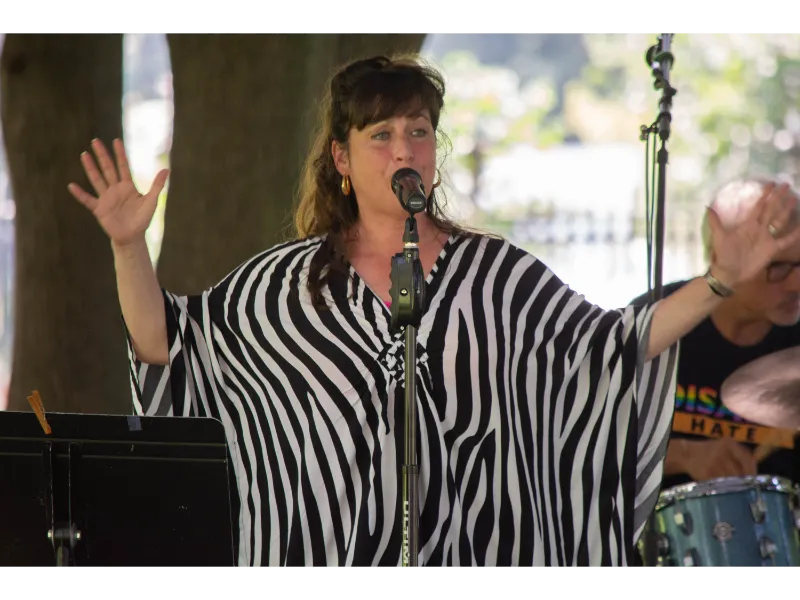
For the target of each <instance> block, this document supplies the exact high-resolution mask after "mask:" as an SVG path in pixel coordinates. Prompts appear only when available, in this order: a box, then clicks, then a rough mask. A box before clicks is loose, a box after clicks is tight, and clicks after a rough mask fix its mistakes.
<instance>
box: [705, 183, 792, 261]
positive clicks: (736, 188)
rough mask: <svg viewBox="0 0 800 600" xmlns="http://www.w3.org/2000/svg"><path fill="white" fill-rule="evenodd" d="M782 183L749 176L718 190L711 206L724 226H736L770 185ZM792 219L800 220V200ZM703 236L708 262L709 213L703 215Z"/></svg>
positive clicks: (709, 248) (709, 258) (748, 214)
mask: <svg viewBox="0 0 800 600" xmlns="http://www.w3.org/2000/svg"><path fill="white" fill-rule="evenodd" d="M780 183H782V182H781V181H780V180H778V179H775V178H770V177H749V178H747V179H739V180H736V181H732V182H730V183H728V184H726V185H725V186H723V187H722V189H720V190H719V192H717V194H716V196H715V197H714V200H713V201H712V202H711V208H713V209H714V211H715V212H716V213H717V215H719V218H720V221H722V225H723V227H725V228H728V227H734V226H736V225H738V224H740V223H742V222H743V221H745V220H746V219H747V217H748V216H750V213H751V212H752V211H753V208H754V207H755V205H756V202H758V200H759V199H760V198H761V196H762V195H763V194H764V192H765V191H766V188H767V187H768V186H769V185H771V184H774V185H778V184H780ZM792 193H793V194H794V195H795V196H796V197H799V198H800V196H798V194H797V191H796V190H794V189H792ZM791 220H793V221H795V220H800V202H798V203H796V204H795V206H794V212H793V214H792V217H791ZM702 236H703V252H704V255H705V259H706V262H711V228H710V227H709V225H708V215H704V216H703V224H702Z"/></svg>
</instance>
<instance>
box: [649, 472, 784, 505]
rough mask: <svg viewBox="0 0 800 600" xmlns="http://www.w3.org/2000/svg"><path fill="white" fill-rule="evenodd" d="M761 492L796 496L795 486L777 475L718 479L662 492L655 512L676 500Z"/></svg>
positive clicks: (678, 486) (674, 487)
mask: <svg viewBox="0 0 800 600" xmlns="http://www.w3.org/2000/svg"><path fill="white" fill-rule="evenodd" d="M755 489H758V490H761V491H770V492H780V493H784V494H789V495H791V496H796V495H797V493H798V488H797V486H796V485H795V484H794V483H793V482H792V481H790V480H789V479H786V478H785V477H778V476H777V475H751V476H748V477H720V478H718V479H710V480H708V481H700V482H697V481H693V482H691V483H685V484H682V485H676V486H673V487H671V488H667V489H666V490H664V491H662V492H661V493H660V494H659V496H658V503H657V505H656V510H660V509H662V508H664V507H666V506H668V505H669V504H672V503H673V502H675V501H678V500H684V499H688V498H704V497H707V496H717V495H720V494H732V493H735V492H745V491H748V490H755Z"/></svg>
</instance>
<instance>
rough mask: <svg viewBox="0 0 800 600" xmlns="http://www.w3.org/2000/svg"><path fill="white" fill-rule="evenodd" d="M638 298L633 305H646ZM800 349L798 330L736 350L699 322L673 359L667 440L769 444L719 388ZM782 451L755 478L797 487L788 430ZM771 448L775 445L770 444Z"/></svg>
mask: <svg viewBox="0 0 800 600" xmlns="http://www.w3.org/2000/svg"><path fill="white" fill-rule="evenodd" d="M686 283H687V282H686V281H679V282H675V283H671V284H668V285H665V286H664V294H663V295H664V297H666V296H669V295H670V294H671V293H673V292H674V291H676V290H677V289H679V288H680V287H681V286H683V285H684V284H686ZM645 300H646V295H644V296H640V297H638V298H636V299H635V300H634V301H633V304H641V303H643V302H645ZM798 345H800V325H794V326H792V327H779V326H777V325H776V326H774V327H773V328H772V329H771V330H770V332H769V333H768V334H767V336H766V337H765V338H764V339H763V340H762V341H761V342H759V343H758V344H755V345H753V346H745V347H742V346H737V345H735V344H732V343H731V342H729V341H728V340H727V339H725V338H724V337H723V336H722V335H721V334H720V332H719V331H718V330H717V328H716V326H715V325H714V323H713V322H712V320H711V318H710V317H709V318H707V319H705V320H704V321H702V322H701V323H700V324H699V325H697V327H695V328H694V329H693V330H692V331H690V332H689V333H688V334H687V335H686V336H684V337H683V338H682V339H681V343H680V352H679V355H678V373H677V388H676V391H675V417H674V420H673V423H672V433H671V435H670V438H687V439H698V440H699V439H714V438H719V437H723V436H727V437H733V438H734V439H735V440H737V441H739V442H742V443H744V444H745V445H746V446H747V447H749V448H750V449H751V450H752V449H754V448H756V447H757V446H758V445H759V443H765V442H764V440H765V439H766V438H767V437H770V439H771V440H772V439H774V435H775V429H773V428H769V427H765V426H763V425H759V424H757V423H752V422H750V421H747V420H745V419H742V418H741V417H739V416H738V415H735V414H733V413H732V412H731V411H730V410H729V409H728V408H726V407H725V406H724V405H723V404H722V402H721V400H720V398H719V389H720V388H721V387H722V384H723V383H724V381H725V380H726V379H727V378H728V377H729V376H730V375H731V374H732V373H733V372H734V371H736V369H738V368H739V367H741V366H743V365H745V364H747V363H749V362H751V361H753V360H755V359H757V358H760V357H762V356H765V355H767V354H771V353H773V352H777V351H778V350H783V349H786V348H790V347H793V346H798ZM782 433H783V435H781V436H780V444H781V445H782V446H783V447H782V448H780V449H778V450H776V451H774V452H773V453H772V454H770V455H769V456H767V457H766V458H765V459H764V460H763V461H762V462H760V463H759V465H758V472H759V474H764V475H778V476H780V477H785V478H787V479H790V480H791V481H794V482H800V448H797V447H796V446H795V444H796V440H795V438H794V436H793V433H794V432H793V431H785V432H782ZM770 443H772V444H773V445H776V444H775V442H774V441H770ZM690 481H691V478H690V477H689V476H687V475H685V474H682V475H668V476H665V477H664V481H663V482H662V486H661V487H662V489H667V488H670V487H672V486H675V485H681V484H683V483H688V482H690Z"/></svg>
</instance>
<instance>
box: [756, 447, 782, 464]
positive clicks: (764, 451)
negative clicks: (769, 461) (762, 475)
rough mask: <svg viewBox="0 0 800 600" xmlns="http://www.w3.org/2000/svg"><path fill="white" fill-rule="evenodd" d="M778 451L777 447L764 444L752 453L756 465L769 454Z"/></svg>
mask: <svg viewBox="0 0 800 600" xmlns="http://www.w3.org/2000/svg"><path fill="white" fill-rule="evenodd" d="M777 449H778V446H770V445H769V444H764V445H761V446H759V447H758V448H756V449H755V450H754V451H753V456H754V457H755V459H756V462H757V463H760V462H761V461H762V460H764V459H765V458H767V457H768V456H769V455H770V454H772V453H773V452H775V451H776V450H777Z"/></svg>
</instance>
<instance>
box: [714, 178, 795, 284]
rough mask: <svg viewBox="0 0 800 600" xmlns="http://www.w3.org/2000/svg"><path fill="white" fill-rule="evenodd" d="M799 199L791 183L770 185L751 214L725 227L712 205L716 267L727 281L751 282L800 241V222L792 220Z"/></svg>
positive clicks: (724, 280) (729, 282)
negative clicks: (777, 255)
mask: <svg viewBox="0 0 800 600" xmlns="http://www.w3.org/2000/svg"><path fill="white" fill-rule="evenodd" d="M796 202H797V198H796V197H795V196H794V194H792V193H791V190H790V188H789V186H788V185H778V186H776V185H770V186H768V187H767V188H766V189H765V190H764V193H763V195H762V196H761V198H759V200H758V201H757V202H756V204H755V206H754V207H753V210H752V211H751V212H750V214H749V216H748V217H747V218H746V219H745V220H744V221H743V222H742V223H739V224H738V225H736V226H733V227H729V228H725V227H724V226H723V225H722V222H721V220H720V218H719V215H717V213H716V212H714V210H713V209H711V208H709V209H708V210H709V225H710V226H711V240H712V247H713V249H714V256H715V267H716V270H717V271H718V272H719V273H721V274H723V277H722V280H723V282H724V283H728V284H729V285H731V284H736V283H739V282H741V281H747V280H749V279H751V278H752V277H754V276H756V275H757V274H758V273H759V272H760V271H761V270H763V269H764V268H765V267H766V266H767V265H768V264H769V263H770V261H772V259H773V258H774V257H775V255H776V254H778V253H779V252H782V251H783V250H785V249H786V248H788V247H790V246H792V245H794V244H796V243H797V242H798V241H800V226H798V225H800V224H799V223H798V221H797V219H792V218H791V216H792V213H793V210H794V207H795V204H796Z"/></svg>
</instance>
